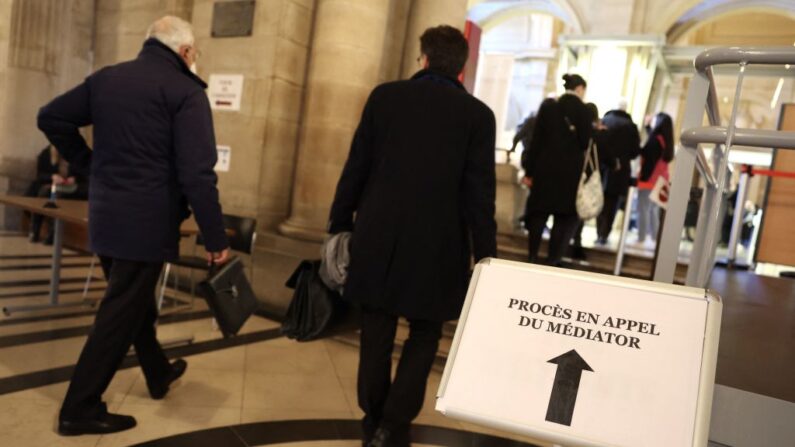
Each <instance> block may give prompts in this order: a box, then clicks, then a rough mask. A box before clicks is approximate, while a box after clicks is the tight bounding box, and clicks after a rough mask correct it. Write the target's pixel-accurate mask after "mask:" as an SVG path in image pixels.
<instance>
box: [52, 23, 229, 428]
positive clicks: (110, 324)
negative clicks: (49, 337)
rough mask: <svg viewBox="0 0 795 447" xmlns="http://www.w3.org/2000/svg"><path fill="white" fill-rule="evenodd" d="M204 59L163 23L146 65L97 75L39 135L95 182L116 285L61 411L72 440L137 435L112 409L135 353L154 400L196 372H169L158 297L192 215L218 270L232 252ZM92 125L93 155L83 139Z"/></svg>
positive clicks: (98, 224) (101, 241) (92, 229)
mask: <svg viewBox="0 0 795 447" xmlns="http://www.w3.org/2000/svg"><path fill="white" fill-rule="evenodd" d="M197 56H198V51H197V49H196V46H195V44H194V38H193V32H192V30H191V26H190V24H188V23H187V22H185V21H183V20H181V19H179V18H177V17H170V16H168V17H163V18H161V19H160V20H158V21H157V22H155V23H154V24H153V25H152V26H151V27H150V28H149V31H148V33H147V40H146V41H145V42H144V44H143V49H142V50H141V52H140V54H139V55H138V57H137V58H136V59H134V60H132V61H129V62H124V63H121V64H118V65H114V66H111V67H106V68H103V69H102V70H99V71H98V72H96V73H94V74H93V75H91V76H89V77H88V78H87V79H86V80H85V82H83V83H82V84H80V85H78V86H77V87H75V88H74V89H72V90H70V91H68V92H66V93H65V94H63V95H61V96H59V97H57V98H55V99H54V100H53V101H52V102H50V103H49V104H47V105H46V106H44V107H42V109H41V110H40V112H39V117H38V125H39V128H40V129H41V130H42V131H43V132H44V133H45V134H46V135H47V138H48V139H49V140H50V142H51V143H52V144H53V146H55V147H56V148H57V149H58V151H59V152H60V153H61V154H62V155H63V156H64V158H66V160H68V161H69V162H70V163H71V164H72V166H74V167H75V169H78V170H80V171H82V172H83V173H84V174H90V178H91V182H90V184H91V186H90V191H89V237H90V242H91V248H92V250H93V251H94V253H96V254H97V255H98V256H99V257H100V260H101V261H102V267H103V271H104V273H105V277H106V278H107V280H108V286H107V290H106V291H105V296H104V298H103V300H102V303H101V305H100V307H99V310H98V312H97V316H96V320H95V322H94V326H93V328H92V330H91V332H90V334H89V336H88V340H86V344H85V347H84V348H83V351H82V353H81V354H80V358H79V360H78V362H77V365H76V367H75V370H74V374H73V376H72V381H71V383H70V385H69V390H68V391H67V394H66V398H65V399H64V403H63V406H62V407H61V412H60V417H59V424H58V432H59V433H60V434H62V435H81V434H97V433H113V432H117V431H121V430H126V429H129V428H132V427H134V426H135V424H136V422H135V419H134V418H133V417H132V416H123V415H117V414H111V413H109V412H108V410H107V407H106V406H105V404H104V403H103V402H102V393H103V392H104V391H105V390H106V389H107V387H108V384H109V383H110V381H111V379H112V378H113V375H114V374H115V373H116V370H117V369H118V368H119V366H120V365H121V362H122V360H123V359H124V357H125V355H126V354H127V352H128V351H129V349H130V346H131V345H132V346H134V347H135V353H136V355H137V356H138V361H139V363H140V365H141V368H142V369H143V372H144V375H145V377H146V383H147V386H148V388H149V393H150V395H151V397H152V398H153V399H162V398H163V397H164V396H165V395H166V393H167V392H168V390H169V386H170V385H171V383H172V382H174V381H175V380H177V379H178V378H179V377H180V376H181V375H182V374H183V373H184V372H185V368H186V367H187V364H186V362H185V361H184V360H182V359H178V360H176V361H174V362H173V363H170V362H169V360H168V359H167V358H166V355H165V354H164V352H163V349H162V348H161V346H160V344H159V343H158V341H157V338H156V334H155V321H156V319H157V307H156V304H155V288H156V285H157V281H158V277H159V275H160V271H161V270H162V267H163V263H164V262H166V261H170V260H173V259H175V258H177V256H178V250H179V228H180V224H181V223H182V221H183V220H184V219H185V218H187V217H188V216H189V214H190V211H189V209H188V206H190V208H191V209H192V210H193V213H194V214H195V216H196V221H197V222H198V224H199V228H200V230H201V233H202V236H203V240H204V245H205V248H206V249H207V252H208V253H207V256H208V262H210V261H214V262H215V263H223V262H225V261H226V259H227V258H228V255H229V250H228V247H229V244H228V241H227V238H226V234H225V233H224V228H223V223H222V214H221V206H220V204H219V201H218V189H217V188H216V182H217V177H216V175H215V172H214V171H213V167H214V165H215V162H216V148H215V137H214V134H213V122H212V114H211V111H210V105H209V101H208V99H207V95H206V94H205V92H204V89H205V88H206V87H207V85H206V84H205V83H204V82H203V81H202V80H201V79H199V78H198V77H197V76H196V75H195V74H194V73H193V72H192V71H191V66H192V65H193V64H194V63H195V62H196V58H197ZM89 125H93V137H94V138H93V143H94V144H93V146H94V147H93V150H91V149H90V148H89V147H88V145H87V143H86V141H85V139H83V137H82V136H81V134H80V132H79V128H80V127H84V126H89Z"/></svg>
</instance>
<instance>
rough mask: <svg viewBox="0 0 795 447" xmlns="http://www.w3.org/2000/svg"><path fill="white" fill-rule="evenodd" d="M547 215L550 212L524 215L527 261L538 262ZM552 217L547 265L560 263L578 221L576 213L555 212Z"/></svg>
mask: <svg viewBox="0 0 795 447" xmlns="http://www.w3.org/2000/svg"><path fill="white" fill-rule="evenodd" d="M549 216H550V213H531V214H528V215H527V217H526V224H527V225H526V226H527V249H528V262H533V263H537V262H538V250H539V248H540V247H541V239H542V236H543V235H544V227H545V226H546V223H547V219H549ZM554 217H555V220H554V223H553V225H552V232H551V233H550V237H549V255H548V256H547V262H548V264H549V265H559V264H560V260H561V259H562V258H563V253H565V250H566V248H567V247H568V246H569V240H571V237H572V235H573V234H574V231H575V230H576V229H577V224H578V223H579V221H580V218H579V216H577V214H576V213H575V214H555V215H554Z"/></svg>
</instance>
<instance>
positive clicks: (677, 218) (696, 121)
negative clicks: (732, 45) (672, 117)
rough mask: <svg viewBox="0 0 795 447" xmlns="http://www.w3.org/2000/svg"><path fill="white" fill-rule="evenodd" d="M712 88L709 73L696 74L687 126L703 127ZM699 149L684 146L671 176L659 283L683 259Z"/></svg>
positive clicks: (668, 278) (657, 269)
mask: <svg viewBox="0 0 795 447" xmlns="http://www.w3.org/2000/svg"><path fill="white" fill-rule="evenodd" d="M709 88H710V81H709V78H708V77H707V76H706V75H704V74H703V73H697V74H696V75H695V76H693V79H692V81H691V82H690V87H689V89H688V92H687V103H686V107H685V115H684V121H683V124H682V127H683V128H684V129H689V128H693V127H700V126H701V124H702V122H703V120H704V110H705V107H706V104H707V94H708V91H709ZM697 149H698V148H697V147H687V146H684V147H683V149H682V150H679V151H678V152H677V154H676V163H674V172H673V175H672V176H671V194H670V197H669V200H668V207H667V210H666V214H665V220H664V221H663V226H662V230H661V231H662V235H661V236H660V250H659V254H658V257H657V263H656V265H655V266H654V280H655V281H658V282H665V283H673V281H674V274H675V272H676V264H677V262H678V260H679V245H680V243H681V241H682V230H683V229H684V226H685V214H686V213H687V202H688V200H689V199H690V185H691V183H692V178H693V170H694V169H695V166H696V150H697Z"/></svg>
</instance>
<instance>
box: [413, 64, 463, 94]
mask: <svg viewBox="0 0 795 447" xmlns="http://www.w3.org/2000/svg"><path fill="white" fill-rule="evenodd" d="M419 79H429V80H432V81H436V82H438V83H440V84H447V85H450V86H452V87H456V88H460V89H461V90H466V88H464V85H463V84H461V82H459V81H458V79H456V78H454V77H450V76H448V75H446V74H444V73H441V72H439V71H436V70H431V69H430V68H425V69H423V70H420V71H418V72H417V73H415V74H414V76H412V77H411V80H412V81H416V80H419Z"/></svg>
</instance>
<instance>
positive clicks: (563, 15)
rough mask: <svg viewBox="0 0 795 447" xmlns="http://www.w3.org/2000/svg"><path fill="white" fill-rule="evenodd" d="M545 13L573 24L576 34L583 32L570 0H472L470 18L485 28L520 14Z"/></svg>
mask: <svg viewBox="0 0 795 447" xmlns="http://www.w3.org/2000/svg"><path fill="white" fill-rule="evenodd" d="M532 13H544V14H549V15H551V16H554V17H556V18H558V19H560V20H562V21H563V22H564V23H566V24H567V25H569V26H571V28H572V29H573V31H574V33H575V34H583V32H584V27H583V21H582V19H581V17H580V15H579V14H578V12H577V11H576V10H575V9H574V7H572V5H571V4H570V2H569V1H568V0H523V1H517V2H495V3H490V2H485V1H483V0H476V1H472V2H470V8H469V15H468V19H469V20H471V21H473V22H475V23H477V24H478V26H480V27H481V28H483V29H484V30H488V29H490V28H493V27H495V26H497V25H499V24H500V23H502V22H504V21H506V20H509V19H511V18H513V17H516V16H520V15H527V14H532Z"/></svg>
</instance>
